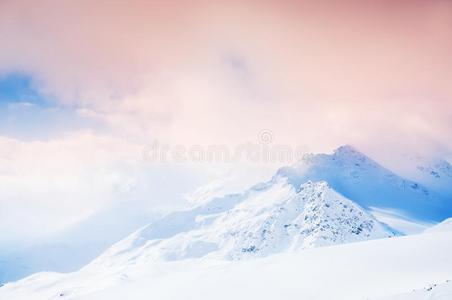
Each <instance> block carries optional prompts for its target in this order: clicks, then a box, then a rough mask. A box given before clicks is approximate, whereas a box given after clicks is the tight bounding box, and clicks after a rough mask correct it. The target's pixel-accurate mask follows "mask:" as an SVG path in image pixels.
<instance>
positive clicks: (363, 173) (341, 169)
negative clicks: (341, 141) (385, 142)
mask: <svg viewBox="0 0 452 300" xmlns="http://www.w3.org/2000/svg"><path fill="white" fill-rule="evenodd" d="M278 175H279V176H284V177H287V178H288V179H289V181H290V182H291V183H292V184H293V185H294V186H298V185H299V184H300V183H302V182H306V181H307V180H312V181H318V180H325V181H327V182H328V184H330V185H331V186H332V187H333V188H334V189H335V190H336V191H337V192H339V193H340V194H342V195H344V196H345V197H347V198H349V199H351V200H353V201H355V202H356V203H358V204H360V205H361V206H363V207H364V208H373V207H375V208H382V209H392V210H394V211H397V212H399V213H402V214H405V215H406V216H408V217H411V218H414V219H418V220H422V221H442V220H444V219H445V218H447V217H450V216H452V193H444V192H440V191H437V190H434V189H432V188H428V187H426V186H425V185H422V184H420V183H418V182H415V181H412V180H409V179H406V178H403V177H401V176H399V175H397V174H396V173H394V172H392V171H390V170H388V169H386V168H384V167H383V166H381V165H379V164H378V163H377V162H375V161H374V160H372V159H371V158H369V157H367V156H366V155H364V154H362V153H361V152H359V151H357V150H356V149H355V148H353V147H352V146H348V145H347V146H342V147H340V148H338V149H336V150H335V151H334V153H333V154H332V155H328V154H315V155H314V154H310V155H306V156H305V157H304V158H303V159H302V160H301V161H300V162H298V163H296V164H295V165H293V166H290V167H285V168H282V169H280V170H279V172H278Z"/></svg>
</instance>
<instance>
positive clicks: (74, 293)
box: [0, 230, 452, 300]
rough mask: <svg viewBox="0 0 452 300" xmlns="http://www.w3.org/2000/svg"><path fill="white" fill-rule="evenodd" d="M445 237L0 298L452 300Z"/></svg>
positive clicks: (211, 263)
mask: <svg viewBox="0 0 452 300" xmlns="http://www.w3.org/2000/svg"><path fill="white" fill-rule="evenodd" d="M451 253H452V231H448V230H438V231H429V232H426V233H423V234H419V235H412V236H407V237H395V238H387V239H379V240H372V241H364V242H357V243H351V244H345V245H339V246H331V247H322V248H315V249H308V250H303V251H300V252H295V253H285V254H276V255H271V256H269V257H266V258H257V259H253V260H242V261H226V260H213V259H189V260H182V261H173V262H152V261H149V262H148V263H141V264H134V262H133V260H131V261H130V264H129V265H128V267H127V268H125V269H121V271H120V272H118V271H116V270H115V269H114V268H111V269H110V272H106V271H105V270H103V269H102V268H101V269H100V270H96V269H93V267H92V266H91V267H89V266H88V267H87V268H84V269H82V270H81V271H79V272H76V273H71V274H56V273H41V274H37V275H34V276H31V277H29V278H26V279H24V280H22V281H19V282H17V283H13V284H7V285H6V286H4V287H2V288H0V299H96V300H99V299H193V300H195V299H196V300H201V299H347V300H352V299H399V300H400V299H410V300H412V299H434V300H438V299H441V300H443V299H444V300H445V299H452V284H451V282H450V281H448V280H451V279H452V255H451Z"/></svg>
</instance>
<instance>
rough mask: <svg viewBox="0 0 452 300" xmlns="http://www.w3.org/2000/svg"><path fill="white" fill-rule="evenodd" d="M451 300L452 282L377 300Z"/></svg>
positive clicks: (430, 285) (435, 284)
mask: <svg viewBox="0 0 452 300" xmlns="http://www.w3.org/2000/svg"><path fill="white" fill-rule="evenodd" d="M450 299H452V281H451V280H446V281H445V282H442V283H439V284H437V283H433V284H429V285H428V286H426V287H424V288H422V289H413V290H412V291H409V292H406V293H402V294H399V295H396V296H389V297H384V298H380V299H379V300H450Z"/></svg>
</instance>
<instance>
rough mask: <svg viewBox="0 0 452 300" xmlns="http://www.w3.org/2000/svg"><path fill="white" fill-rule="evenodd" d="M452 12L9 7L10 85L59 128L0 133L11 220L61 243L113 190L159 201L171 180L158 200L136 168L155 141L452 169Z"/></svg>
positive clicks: (143, 4)
mask: <svg viewBox="0 0 452 300" xmlns="http://www.w3.org/2000/svg"><path fill="white" fill-rule="evenodd" d="M451 6H452V4H451V3H450V2H448V1H418V0H416V1H379V2H378V3H376V2H375V1H329V2H328V4H325V3H319V2H318V1H264V2H255V1H240V2H234V1H232V2H231V1H215V2H205V1H137V0H133V1H120V0H113V1H76V2H75V1H72V2H68V1H52V0H44V1H39V3H37V2H36V1H25V0H14V1H13V0H4V1H1V2H0V44H1V45H2V51H0V74H10V73H11V72H20V73H21V74H28V75H29V76H30V77H31V78H32V79H33V84H34V87H35V88H37V89H38V90H39V94H40V95H42V97H45V98H46V99H48V100H49V101H50V102H51V105H52V111H53V112H52V116H54V117H49V115H48V112H47V111H46V113H45V114H44V115H43V117H42V118H28V117H20V113H19V112H18V111H17V109H16V110H9V111H7V112H6V113H4V114H3V115H2V117H4V116H6V117H5V118H4V119H3V118H2V121H0V124H5V120H6V119H12V120H15V121H14V122H13V123H14V124H19V123H24V124H25V123H27V124H28V127H27V126H18V129H15V128H14V126H11V127H10V129H9V130H8V132H7V133H5V132H2V134H3V135H5V134H7V135H8V136H9V138H2V139H1V140H0V142H1V145H2V146H1V147H0V149H1V151H2V155H1V156H0V157H2V161H1V162H0V174H2V175H0V180H1V181H2V182H1V184H0V186H3V187H4V188H3V190H2V193H3V194H2V195H3V196H2V197H0V199H2V200H0V201H1V206H2V210H1V211H2V212H3V215H2V216H1V218H0V220H3V221H2V222H3V224H5V225H6V224H11V223H13V222H14V219H15V218H21V219H29V220H31V221H30V222H29V223H27V224H29V226H30V227H32V228H39V224H40V222H42V220H45V219H46V218H50V217H51V218H52V219H53V220H54V221H52V224H54V225H52V226H53V227H52V226H50V225H49V230H50V228H51V227H52V228H54V227H55V226H56V225H55V224H60V225H61V224H64V223H65V222H68V220H69V221H70V220H71V218H75V219H76V218H77V217H78V216H80V215H84V214H87V213H89V212H90V211H91V210H92V209H96V207H100V206H102V205H103V204H104V203H105V202H104V200H105V201H106V202H108V201H109V200H108V199H110V200H111V199H112V198H114V197H113V196H112V191H114V190H115V188H114V186H115V184H116V183H117V182H122V183H125V182H129V181H130V182H139V183H140V184H138V187H137V191H139V192H136V193H135V196H134V197H138V195H141V196H140V197H144V195H149V194H152V193H154V192H156V191H157V188H155V187H158V184H157V182H158V180H157V178H158V174H159V172H164V168H162V169H153V172H152V174H153V175H152V176H153V177H152V176H151V177H152V178H154V179H155V180H156V181H155V182H156V183H155V184H154V185H153V188H152V189H146V188H145V186H146V184H145V182H146V180H147V179H149V178H148V177H147V176H148V175H146V174H147V172H148V171H149V170H148V169H147V168H145V167H143V166H142V165H140V164H139V163H137V162H136V160H137V153H140V154H141V151H142V149H143V147H144V146H145V145H146V144H148V143H151V142H152V141H154V140H155V139H158V140H160V141H162V142H168V143H172V144H184V145H187V146H190V145H195V144H208V145H211V144H226V145H229V146H231V147H233V146H234V145H238V144H242V143H245V142H256V139H257V134H258V133H259V132H260V131H261V130H262V129H269V130H271V131H272V133H273V136H274V139H275V143H280V144H288V145H291V146H298V145H306V146H308V147H309V149H311V150H312V151H314V152H318V151H330V150H331V149H333V148H334V147H336V146H339V145H341V144H345V143H351V144H355V145H356V146H358V148H361V149H363V150H364V151H368V152H370V153H372V154H373V156H374V157H377V158H379V157H381V158H384V159H388V161H390V160H391V157H393V152H394V151H400V152H402V151H405V152H406V151H407V150H414V151H426V152H435V153H440V154H441V155H444V156H449V157H451V153H452V140H451V138H450V137H451V135H450V132H451V129H452V86H451V85H450V82H452V54H451V53H452V40H451V37H452V7H451ZM67 110H70V111H71V115H76V118H67V115H65V113H64V112H65V111H67ZM20 111H23V110H20ZM54 114H55V115H54ZM57 115H58V116H57ZM80 119H82V120H83V122H81V121H80ZM55 120H62V121H61V122H60V121H59V122H55ZM87 120H88V121H87ZM79 121H80V122H79ZM85 121H86V122H85ZM30 127H35V128H39V130H38V131H41V128H50V127H59V128H61V127H62V129H61V130H57V131H52V130H49V131H48V132H49V133H50V134H49V135H48V136H47V137H46V138H47V139H46V140H45V141H39V140H36V139H29V140H27V141H24V140H23V138H22V137H23V135H21V131H20V130H19V129H20V128H23V130H22V132H23V131H26V132H28V133H31V135H34V136H35V135H39V132H34V133H33V131H32V130H31V129H29V128H30ZM77 129H78V130H77ZM99 129H102V130H99ZM388 145H389V146H388ZM138 156H139V154H138ZM205 169H207V168H205ZM185 170H188V168H187V169H185ZM184 172H186V171H183V172H182V171H175V174H179V176H178V178H179V179H180V178H182V177H183V176H184V175H186V173H184ZM203 172H207V173H208V172H209V171H206V170H203V171H202V172H201V171H199V174H200V175H199V178H203V179H205V177H204V175H201V174H202V173H203ZM169 174H170V173H168V176H169V177H170V175H169ZM171 174H173V173H171ZM194 181H196V180H194ZM201 181H203V180H201V179H199V182H201ZM183 182H184V181H183V180H182V179H180V181H178V183H183ZM194 184H195V182H193V185H194ZM160 185H161V184H160ZM188 186H190V188H191V187H192V185H191V184H190V185H189V184H187V186H186V187H184V188H181V189H180V191H181V192H187V190H189V189H190V188H189V187H188ZM6 187H8V188H6ZM169 189H170V188H168V190H169ZM27 191H29V192H27ZM160 195H161V196H162V197H161V199H163V198H164V197H167V198H176V193H173V194H171V195H170V194H160ZM49 199H50V200H49ZM55 199H58V200H55ZM159 201H163V200H159ZM176 202H177V201H176ZM152 203H153V204H156V203H158V200H156V202H152ZM160 203H161V202H160ZM55 205H56V206H57V207H56V206H55ZM54 209H55V210H56V211H58V214H55V213H54V212H53V210H54ZM13 211H14V213H12V212H13ZM6 212H8V213H6ZM38 214H39V216H38ZM33 216H34V217H33ZM68 216H71V218H68ZM33 220H35V221H33ZM30 224H31V225H30ZM24 230H25V229H24Z"/></svg>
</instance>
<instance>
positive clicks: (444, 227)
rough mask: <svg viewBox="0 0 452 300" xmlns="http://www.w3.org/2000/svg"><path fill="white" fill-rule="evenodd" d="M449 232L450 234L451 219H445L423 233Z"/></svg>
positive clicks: (451, 232) (451, 229)
mask: <svg viewBox="0 0 452 300" xmlns="http://www.w3.org/2000/svg"><path fill="white" fill-rule="evenodd" d="M443 231H445V232H450V234H452V218H449V219H446V220H444V221H442V222H441V223H439V224H436V225H435V226H432V227H430V228H427V229H426V230H425V232H443Z"/></svg>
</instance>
